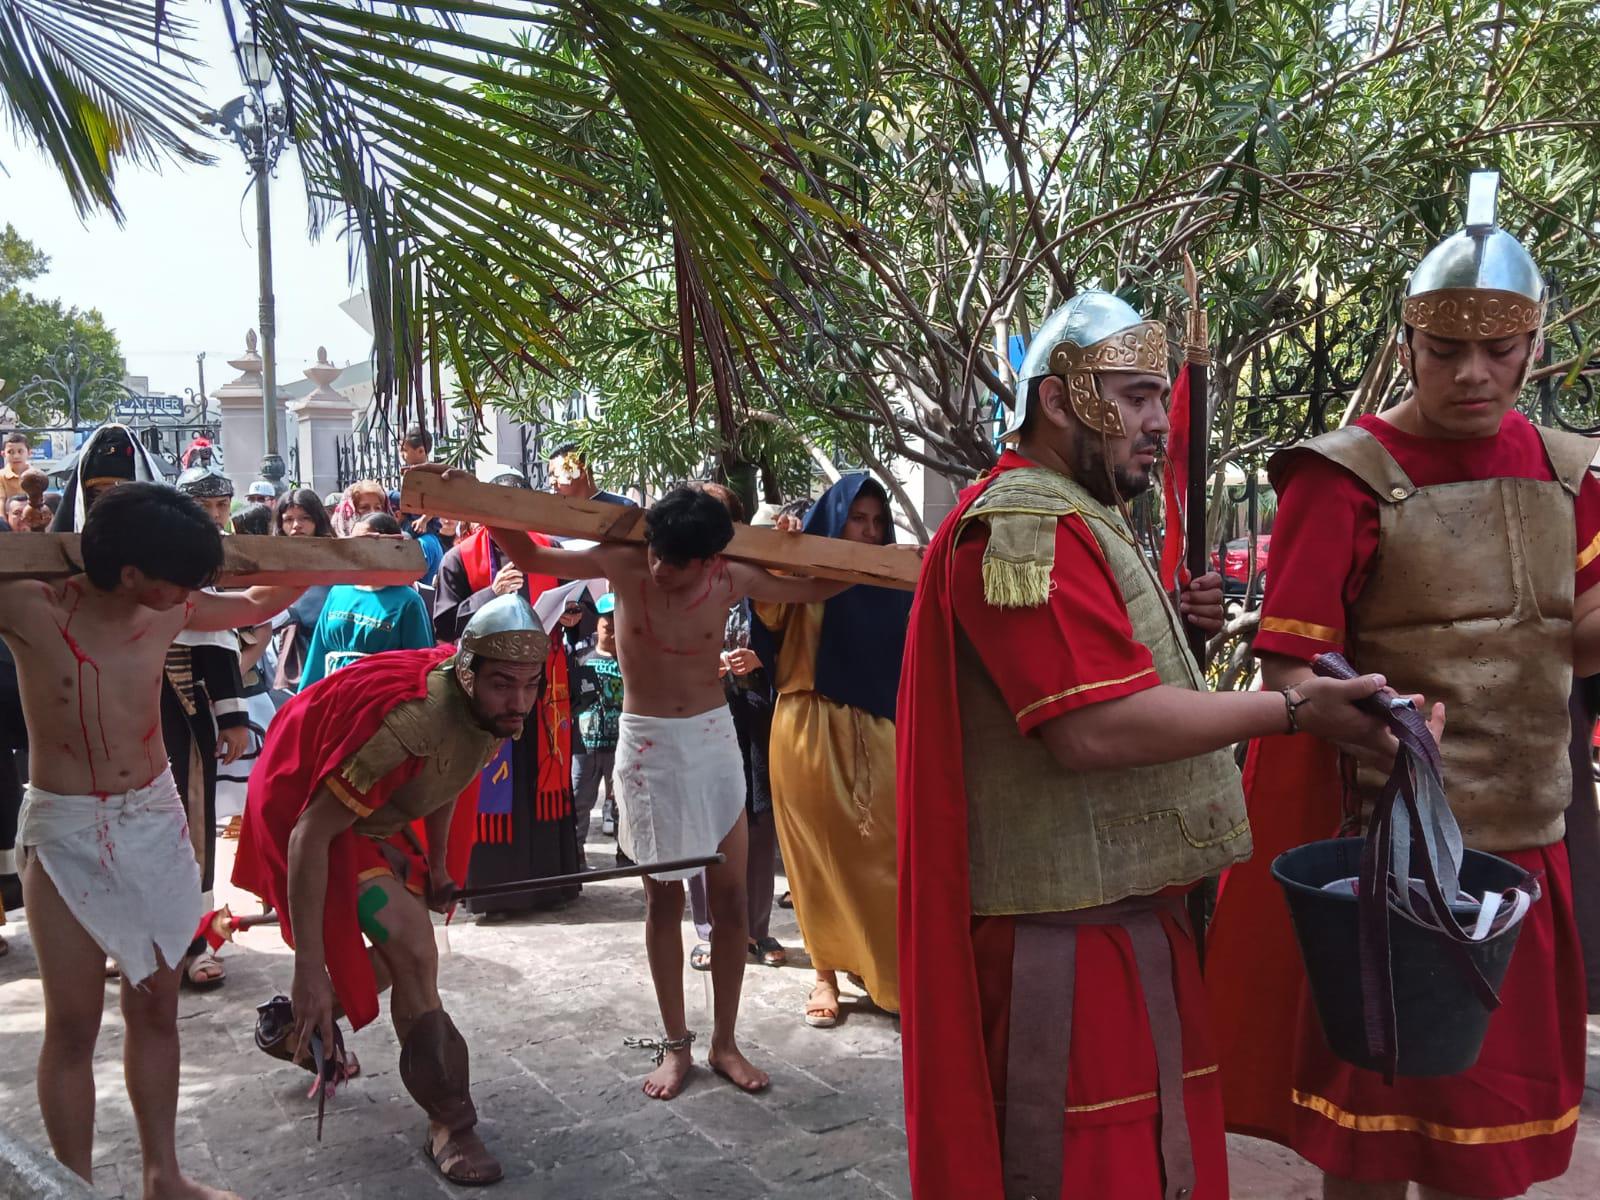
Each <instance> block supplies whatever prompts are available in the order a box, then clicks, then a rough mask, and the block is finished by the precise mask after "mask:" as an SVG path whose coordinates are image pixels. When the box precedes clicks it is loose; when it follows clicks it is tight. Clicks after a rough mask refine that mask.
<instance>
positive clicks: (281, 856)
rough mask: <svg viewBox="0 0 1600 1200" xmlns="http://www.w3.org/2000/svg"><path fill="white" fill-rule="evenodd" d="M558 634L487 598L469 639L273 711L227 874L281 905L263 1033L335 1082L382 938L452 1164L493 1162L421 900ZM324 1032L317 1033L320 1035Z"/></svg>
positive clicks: (445, 870)
mask: <svg viewBox="0 0 1600 1200" xmlns="http://www.w3.org/2000/svg"><path fill="white" fill-rule="evenodd" d="M548 648H549V642H548V639H547V637H546V635H545V632H544V630H543V629H542V628H541V627H540V626H539V622H538V619H537V618H536V617H535V615H534V612H533V609H532V608H531V607H530V606H529V604H528V602H527V601H526V600H524V599H523V598H522V597H521V596H517V595H506V596H501V597H499V598H498V599H496V600H493V601H491V602H490V603H488V604H485V605H484V606H483V607H482V608H481V609H479V610H478V611H477V612H476V613H475V614H474V615H473V618H472V620H471V621H470V622H469V623H468V627H467V630H466V632H465V634H464V635H463V637H462V640H461V648H460V649H459V650H452V649H451V648H449V647H434V648H431V649H427V650H393V651H389V652H387V653H383V654H373V655H369V656H368V657H366V658H362V659H358V660H357V661H355V662H353V663H351V664H350V665H349V666H346V667H344V668H342V669H341V670H339V671H336V672H334V673H333V674H332V675H330V676H328V677H327V678H326V679H324V680H322V681H320V682H319V683H317V684H315V685H313V686H312V687H309V688H307V689H306V690H305V691H303V692H301V693H300V694H299V695H298V696H296V697H294V699H292V700H290V701H289V703H287V704H286V705H284V707H283V708H282V709H280V710H279V711H278V715H277V716H276V718H274V720H273V722H272V726H271V728H270V729H269V731H268V733H267V740H266V745H265V746H264V747H263V748H262V751H261V761H260V762H259V763H258V764H257V765H256V769H255V770H253V771H252V772H251V774H250V785H249V798H248V799H247V801H246V803H245V813H244V820H243V824H242V828H241V830H240V838H239V856H238V860H237V863H236V865H235V867H234V874H233V881H234V883H235V884H237V885H238V886H240V887H243V888H245V889H247V890H248V891H251V892H254V893H255V894H256V895H258V896H260V897H261V898H262V899H263V900H265V901H267V902H268V903H269V904H271V905H272V906H273V907H275V908H276V909H277V910H278V913H279V915H280V917H281V925H282V930H283V934H284V937H285V939H286V940H288V942H289V944H290V945H291V946H293V947H294V951H295V971H294V987H293V989H292V991H291V994H290V995H289V996H287V997H285V996H278V997H274V998H273V999H272V1000H270V1001H268V1002H267V1003H266V1004H263V1005H262V1006H261V1008H260V1009H259V1010H258V1012H259V1018H258V1020H257V1023H256V1034H255V1037H256V1044H257V1045H258V1046H259V1047H260V1048H261V1049H262V1050H264V1051H266V1052H267V1053H268V1054H270V1055H272V1056H274V1057H276V1058H280V1059H284V1060H292V1061H296V1062H299V1063H300V1064H301V1065H302V1066H306V1067H307V1068H308V1069H315V1067H316V1065H317V1064H316V1062H314V1059H313V1056H312V1055H311V1054H310V1053H309V1052H305V1053H300V1054H299V1055H298V1056H297V1053H296V1051H297V1048H306V1047H311V1046H313V1044H314V1045H315V1046H316V1048H317V1050H318V1052H319V1053H322V1052H325V1054H326V1061H327V1062H328V1063H329V1064H330V1066H329V1067H328V1070H329V1072H330V1078H332V1079H333V1080H334V1081H335V1082H337V1081H338V1080H340V1079H342V1078H344V1077H345V1076H347V1075H351V1074H354V1073H355V1071H356V1069H357V1067H356V1064H355V1060H354V1058H353V1056H351V1055H349V1054H348V1053H346V1052H345V1051H344V1049H343V1042H342V1035H341V1033H340V1032H339V1031H338V1030H337V1029H336V1027H335V1024H334V1012H335V1006H336V1005H337V1008H338V1009H340V1010H342V1011H343V1013H344V1014H345V1015H346V1016H347V1017H349V1019H350V1023H351V1027H352V1029H360V1028H361V1027H362V1026H364V1025H366V1024H367V1023H368V1022H369V1021H371V1020H372V1019H373V1018H374V1017H375V1016H377V1013H378V983H377V978H376V976H375V974H374V969H373V964H372V962H371V960H369V958H368V954H367V950H366V946H365V944H364V943H363V935H364V936H365V939H366V942H370V943H371V946H372V954H373V955H374V956H375V957H376V959H377V961H378V962H380V963H381V964H382V965H383V967H384V968H385V974H387V975H388V976H389V978H390V979H391V980H392V981H393V982H392V987H393V991H392V992H391V999H390V1006H389V1011H390V1016H391V1018H392V1020H393V1022H394V1027H395V1033H396V1034H397V1036H398V1037H399V1039H400V1080H401V1082H402V1083H403V1084H405V1087H406V1090H407V1091H409V1092H410V1093H411V1096H412V1098H413V1099H414V1100H415V1101H416V1102H417V1104H418V1105H420V1106H421V1108H422V1109H423V1111H424V1112H425V1113H427V1115H428V1122H429V1124H428V1133H427V1140H426V1143H425V1146H426V1151H427V1154H428V1156H429V1158H430V1159H432V1161H433V1162H434V1164H435V1165H436V1166H437V1167H438V1169H439V1171H440V1172H441V1173H442V1174H443V1175H444V1177H445V1178H446V1179H447V1180H450V1181H451V1182H454V1183H466V1184H483V1183H492V1182H494V1181H495V1180H497V1179H499V1178H500V1174H501V1169H500V1164H499V1163H498V1162H496V1161H495V1159H494V1157H493V1155H491V1154H490V1153H489V1151H488V1149H487V1148H486V1147H485V1146H484V1144H483V1142H482V1140H481V1139H480V1138H479V1137H478V1134H477V1132H476V1129H475V1126H476V1124H477V1111H476V1109H475V1108H474V1107H473V1103H472V1096H471V1091H470V1086H469V1075H468V1061H467V1046H466V1042H465V1041H464V1039H463V1038H462V1036H461V1033H460V1031H459V1030H458V1029H457V1028H456V1026H455V1023H454V1022H453V1021H452V1020H451V1019H450V1016H449V1014H448V1013H446V1012H445V1010H444V1007H443V1002H442V1001H441V1000H440V998H439V986H438V958H437V954H436V952H435V950H434V942H433V926H432V924H431V922H430V921H429V918H428V909H430V908H432V909H433V910H434V911H437V912H444V911H447V910H448V908H449V907H450V906H451V904H452V903H453V895H454V892H455V889H456V886H457V884H459V883H460V882H462V881H463V880H464V879H465V877H466V865H467V857H468V855H469V854H470V852H471V849H472V845H473V840H474V828H475V817H476V807H477V796H478V778H479V773H480V772H481V771H482V770H483V768H484V766H485V765H486V764H487V763H488V762H489V761H490V760H491V759H492V758H493V757H494V756H495V754H496V752H497V751H498V750H499V749H500V746H501V743H502V741H503V740H504V739H505V738H516V737H518V736H520V735H521V733H522V731H523V727H524V724H525V722H526V721H527V720H528V715H529V713H530V711H531V710H532V709H533V708H534V705H535V702H536V701H537V700H538V697H539V693H540V689H541V685H542V683H543V680H544V664H545V658H546V654H547V652H548ZM313 1039H315V1042H313Z"/></svg>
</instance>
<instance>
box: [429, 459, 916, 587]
mask: <svg viewBox="0 0 1600 1200" xmlns="http://www.w3.org/2000/svg"><path fill="white" fill-rule="evenodd" d="M400 507H401V509H402V511H404V512H413V513H427V514H429V515H430V516H437V517H450V518H452V519H454V520H460V521H478V522H481V523H483V524H485V525H498V526H500V527H501V528H504V529H529V530H534V531H536V532H538V533H544V534H550V535H551V536H553V537H570V538H588V539H590V540H592V541H597V542H641V541H643V540H644V510H643V509H638V508H624V507H623V506H621V505H617V504H603V503H600V502H599V501H595V500H569V499H567V498H566V497H565V496H557V495H553V494H551V493H549V492H530V491H527V490H526V489H523V488H508V487H501V486H499V485H498V484H492V483H480V482H479V481H478V480H476V479H468V478H459V479H446V478H444V477H443V476H440V475H436V474H433V473H431V472H421V471H410V472H407V474H406V477H405V482H404V484H403V485H402V487H401V489H400ZM723 553H724V554H726V555H727V556H728V557H729V558H733V559H738V560H739V561H741V562H748V563H754V564H756V565H757V566H762V567H770V568H772V569H774V570H778V571H794V572H798V573H800V574H804V575H815V576H819V577H820V578H823V579H841V580H844V581H846V582H848V583H866V584H873V585H875V586H878V587H892V588H900V589H902V590H904V591H910V590H912V589H913V588H915V587H916V584H917V571H918V569H919V568H920V567H921V565H922V564H921V560H920V559H918V557H917V556H916V555H915V554H913V553H911V552H910V551H908V550H905V549H896V548H894V547H893V546H864V545H862V544H861V543H860V542H847V541H845V540H844V539H842V538H825V537H812V536H809V535H806V534H795V533H779V532H778V531H777V530H776V529H757V528H754V527H752V526H749V525H737V526H735V527H734V531H733V541H732V542H730V543H728V548H727V549H726V550H725V551H723Z"/></svg>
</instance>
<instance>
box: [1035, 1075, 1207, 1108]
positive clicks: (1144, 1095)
mask: <svg viewBox="0 0 1600 1200" xmlns="http://www.w3.org/2000/svg"><path fill="white" fill-rule="evenodd" d="M1217 1070H1218V1067H1217V1064H1216V1063H1212V1064H1211V1065H1210V1066H1209V1067H1196V1068H1195V1069H1194V1070H1193V1071H1185V1072H1184V1073H1183V1077H1184V1079H1186V1080H1188V1079H1200V1078H1202V1077H1203V1076H1206V1075H1215V1074H1216V1073H1217ZM1160 1094H1161V1093H1160V1092H1140V1093H1139V1094H1138V1095H1137V1096H1123V1097H1122V1098H1121V1099H1119V1100H1102V1101H1100V1103H1099V1104H1069V1105H1067V1111H1068V1112H1069V1113H1089V1112H1103V1111H1105V1110H1106V1109H1108V1108H1116V1107H1117V1106H1118V1105H1121V1104H1138V1103H1139V1102H1140V1101H1141V1100H1154V1099H1155V1098H1156V1097H1157V1096H1159V1095H1160Z"/></svg>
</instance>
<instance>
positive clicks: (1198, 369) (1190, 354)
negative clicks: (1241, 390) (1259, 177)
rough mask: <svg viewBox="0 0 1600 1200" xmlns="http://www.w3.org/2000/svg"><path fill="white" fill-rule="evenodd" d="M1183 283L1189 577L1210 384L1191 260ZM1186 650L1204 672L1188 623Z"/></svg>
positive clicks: (1198, 534)
mask: <svg viewBox="0 0 1600 1200" xmlns="http://www.w3.org/2000/svg"><path fill="white" fill-rule="evenodd" d="M1183 280H1184V286H1185V288H1186V289H1187V290H1188V292H1189V329H1188V336H1187V337H1185V339H1184V360H1185V361H1184V364H1183V369H1184V370H1185V371H1187V372H1188V373H1189V429H1188V434H1189V462H1188V468H1189V488H1188V494H1187V495H1186V496H1185V497H1184V504H1183V513H1184V544H1185V551H1186V557H1187V560H1188V561H1187V564H1186V565H1187V566H1188V568H1189V578H1191V579H1198V578H1199V577H1200V576H1202V575H1204V574H1205V573H1206V552H1207V549H1208V547H1207V545H1206V451H1207V449H1209V447H1208V445H1207V442H1208V440H1209V436H1210V431H1211V414H1210V406H1209V403H1208V397H1207V395H1206V388H1207V386H1208V384H1209V383H1210V378H1209V377H1210V368H1211V346H1210V335H1209V330H1208V329H1207V328H1206V310H1205V309H1204V308H1203V307H1202V306H1201V304H1200V283H1199V280H1198V278H1197V277H1196V275H1195V271H1194V263H1192V262H1190V261H1189V258H1188V256H1187V255H1185V256H1184V260H1183ZM1188 635H1189V649H1190V650H1191V651H1192V652H1193V653H1194V660H1195V662H1196V663H1198V664H1199V665H1200V670H1201V671H1202V672H1203V671H1204V670H1205V667H1206V635H1205V633H1204V631H1203V630H1200V629H1196V628H1195V627H1194V626H1193V625H1192V624H1191V625H1189V626H1188Z"/></svg>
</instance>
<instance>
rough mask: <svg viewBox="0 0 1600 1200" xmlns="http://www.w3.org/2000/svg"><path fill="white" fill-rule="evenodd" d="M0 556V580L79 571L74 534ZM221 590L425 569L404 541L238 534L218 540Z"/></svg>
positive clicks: (35, 537) (19, 537) (388, 577)
mask: <svg viewBox="0 0 1600 1200" xmlns="http://www.w3.org/2000/svg"><path fill="white" fill-rule="evenodd" d="M0 546H3V548H4V551H5V553H4V554H0V581H9V580H13V579H61V578H64V577H65V576H68V575H76V574H77V573H78V572H80V571H82V570H83V560H82V559H81V558H80V557H79V555H78V535H77V534H75V533H19V534H13V535H11V536H8V537H7V538H6V539H5V541H4V542H3V543H0ZM222 551H223V560H222V576H221V578H220V579H218V581H217V582H218V583H219V584H221V585H222V586H224V587H249V586H251V585H253V584H272V585H275V586H278V587H312V586H314V585H317V584H332V583H363V584H366V585H368V586H369V587H386V586H388V585H389V584H394V583H415V582H416V581H417V580H418V579H420V578H422V572H423V570H424V569H425V568H424V563H423V558H422V547H421V546H418V545H417V544H416V542H414V541H412V540H411V539H410V538H404V539H402V538H374V537H356V538H312V537H293V538H291V537H259V536H253V535H245V534H239V535H236V536H230V537H225V538H223V539H222Z"/></svg>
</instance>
